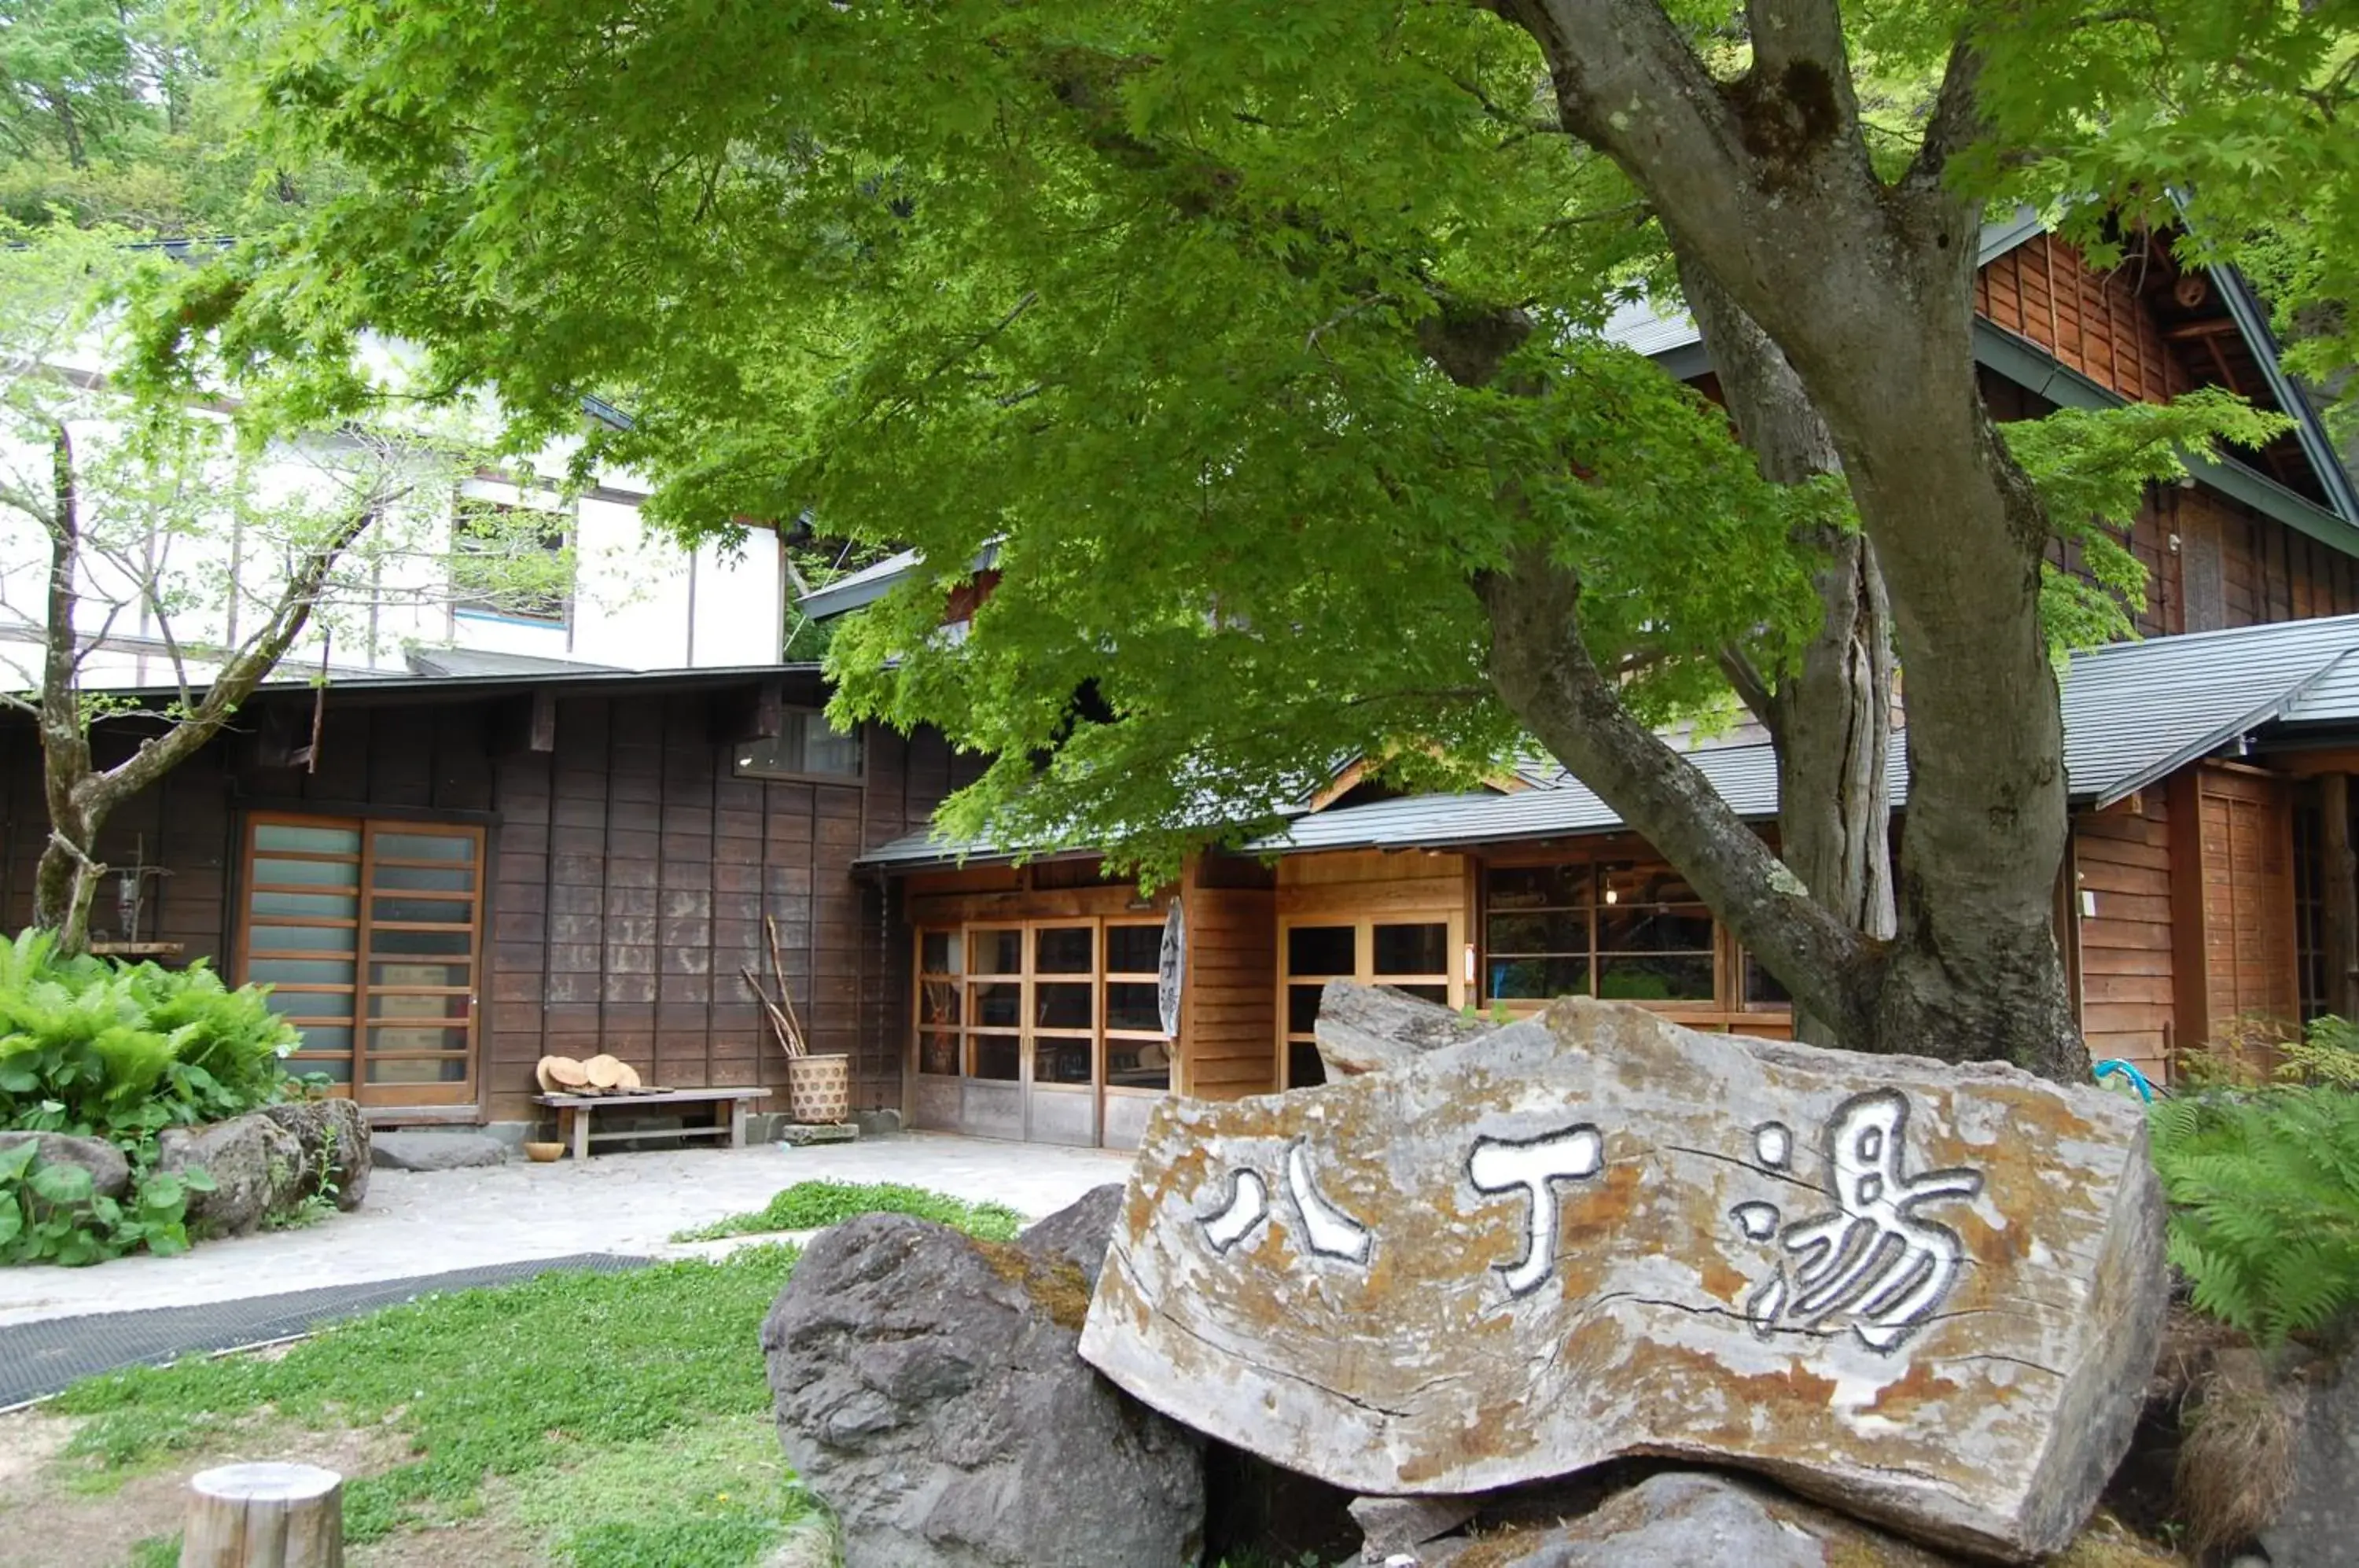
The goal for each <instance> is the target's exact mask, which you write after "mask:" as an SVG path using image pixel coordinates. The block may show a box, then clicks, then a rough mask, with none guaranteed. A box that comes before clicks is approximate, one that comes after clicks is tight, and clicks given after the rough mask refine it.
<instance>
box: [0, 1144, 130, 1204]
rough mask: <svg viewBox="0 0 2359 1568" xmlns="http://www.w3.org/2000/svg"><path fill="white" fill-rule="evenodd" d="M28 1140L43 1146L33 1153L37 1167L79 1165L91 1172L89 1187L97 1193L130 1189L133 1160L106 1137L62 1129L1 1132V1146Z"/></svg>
mask: <svg viewBox="0 0 2359 1568" xmlns="http://www.w3.org/2000/svg"><path fill="white" fill-rule="evenodd" d="M25 1143H35V1144H38V1145H39V1146H40V1148H39V1149H38V1152H37V1153H35V1154H34V1156H33V1164H34V1166H35V1167H36V1168H38V1167H40V1166H43V1165H77V1166H80V1167H81V1168H82V1170H84V1171H88V1172H90V1189H91V1193H92V1196H94V1197H100V1198H120V1197H122V1196H123V1195H124V1194H125V1192H129V1191H130V1190H131V1162H130V1161H129V1160H125V1159H124V1158H123V1151H122V1150H121V1149H117V1148H115V1147H114V1145H113V1144H111V1143H109V1142H107V1141H106V1139H104V1138H82V1137H78V1136H76V1135H75V1134H72V1133H63V1132H0V1149H15V1148H16V1147H17V1146H18V1145H20V1144H25Z"/></svg>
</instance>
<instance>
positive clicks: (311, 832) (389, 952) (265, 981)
mask: <svg viewBox="0 0 2359 1568" xmlns="http://www.w3.org/2000/svg"><path fill="white" fill-rule="evenodd" d="M483 868H484V832H483V830H482V829H481V828H478V827H469V826H458V825H449V824H442V823H419V822H380V821H375V820H364V819H359V818H342V817H310V816H292V815H282V814H278V813H257V814H255V816H253V817H252V818H250V819H249V820H248V822H247V824H246V836H245V856H244V862H243V867H242V877H241V883H240V885H241V887H242V888H243V895H242V898H243V905H242V909H241V914H240V920H239V924H238V942H237V955H238V964H237V970H238V973H237V978H238V979H239V980H241V981H244V982H251V983H254V984H259V985H270V986H272V987H273V991H272V995H271V1002H270V1005H271V1007H272V1008H273V1009H274V1010H276V1011H277V1012H278V1013H279V1014H280V1015H281V1016H283V1017H284V1018H286V1019H287V1020H288V1022H289V1023H292V1024H293V1025H295V1027H296V1028H297V1029H300V1030H301V1031H302V1034H303V1046H302V1049H301V1050H300V1051H298V1052H297V1054H296V1056H295V1058H294V1060H293V1061H292V1062H290V1063H289V1064H288V1065H289V1066H290V1067H291V1068H292V1069H293V1070H294V1071H296V1072H299V1073H325V1074H327V1075H328V1076H329V1077H330V1078H332V1079H333V1080H334V1081H335V1082H336V1083H339V1084H340V1085H343V1086H345V1089H346V1092H347V1093H349V1094H352V1095H353V1097H354V1098H356V1099H358V1100H359V1101H360V1102H361V1103H362V1104H363V1105H473V1103H474V1102H475V1099H476V1065H475V1046H476V1031H477V1028H478V1012H479V1008H478V1007H477V999H478V997H479V996H480V995H481V985H482V963H483V954H482V931H483Z"/></svg>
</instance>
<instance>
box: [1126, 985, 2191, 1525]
mask: <svg viewBox="0 0 2359 1568" xmlns="http://www.w3.org/2000/svg"><path fill="white" fill-rule="evenodd" d="M2160 1213H2161V1205H2160V1197H2159V1194H2158V1191H2157V1188H2156V1184H2155V1180H2154V1176H2153V1173H2152V1171H2151V1168H2150V1167H2149V1165H2148V1163H2147V1155H2146V1150H2145V1145H2144V1125H2143V1122H2142V1120H2141V1118H2140V1116H2139V1115H2138V1113H2137V1111H2136V1108H2135V1107H2134V1106H2132V1105H2129V1104H2127V1103H2125V1102H2124V1101H2120V1100H2117V1099H2114V1098H2113V1097H2110V1096H2107V1095H2105V1094H2103V1093H2102V1092H2100V1091H2097V1090H2093V1089H2091V1090H2079V1089H2065V1088H2061V1087H2059V1086H2058V1085H2055V1084H2053V1083H2047V1082H2045V1081H2043V1080H2039V1079H2036V1078H2033V1077H2031V1076H2030V1075H2028V1074H2026V1073H2018V1072H2017V1071H2015V1070H2013V1069H2010V1068H2005V1067H1998V1066H1973V1067H1965V1068H1960V1067H1956V1066H1952V1065H1949V1064H1945V1063H1940V1062H1930V1061H1924V1060H1921V1059H1916V1058H1908V1057H1866V1056H1858V1055H1853V1054H1850V1053H1845V1052H1836V1051H1818V1050H1813V1049H1811V1048H1809V1047H1804V1046H1797V1045H1789V1044H1784V1043H1778V1042H1771V1041H1764V1040H1745V1039H1740V1038H1736V1037H1732V1036H1727V1035H1707V1034H1699V1033H1695V1032H1692V1031H1690V1030H1686V1029H1680V1028H1678V1027H1676V1026H1674V1025H1671V1024H1668V1023H1666V1022H1664V1021H1663V1020H1661V1019H1659V1018H1656V1017H1655V1016H1654V1015H1652V1014H1649V1013H1647V1012H1645V1011H1643V1010H1641V1009H1638V1008H1635V1007H1615V1006H1612V1005H1606V1004H1598V1003H1591V1002H1581V1001H1566V1002H1560V1003H1558V1004H1556V1005H1555V1006H1554V1007H1552V1008H1551V1009H1550V1010H1549V1013H1548V1014H1547V1015H1546V1016H1545V1017H1544V1018H1541V1019H1537V1020H1532V1021H1529V1022H1526V1023H1522V1024H1517V1025H1514V1026H1511V1027H1509V1028H1506V1029H1500V1030H1498V1031H1497V1032H1495V1033H1493V1034H1490V1035H1488V1036H1486V1037H1484V1038H1482V1039H1479V1040H1471V1041H1469V1042H1467V1043H1464V1044H1461V1045H1455V1046H1449V1047H1446V1048H1444V1049H1441V1050H1438V1051H1432V1052H1431V1053H1430V1054H1426V1055H1422V1056H1419V1057H1418V1058H1416V1059H1415V1060H1412V1061H1408V1062H1403V1063H1402V1064H1400V1065H1397V1066H1395V1067H1392V1068H1389V1069H1386V1070H1384V1071H1380V1072H1375V1073H1367V1074H1364V1075H1363V1076H1360V1077H1356V1078H1353V1079H1351V1080H1349V1081H1347V1082H1344V1083H1335V1084H1331V1085H1328V1086H1326V1087H1323V1088H1320V1089H1315V1090H1310V1091H1303V1092H1298V1093H1295V1094H1286V1095H1279V1096H1268V1097H1264V1098H1260V1099H1253V1100H1245V1101H1239V1102H1235V1103H1232V1104H1227V1105H1205V1104H1196V1103H1191V1102H1186V1101H1173V1102H1170V1103H1169V1104H1168V1105H1165V1106H1164V1107H1163V1108H1162V1109H1160V1110H1159V1111H1158V1114H1157V1118H1156V1120H1155V1122H1154V1123H1153V1124H1152V1126H1151V1127H1149V1129H1148V1133H1147V1139H1146V1143H1145V1145H1144V1147H1143V1148H1142V1149H1141V1152H1140V1160H1139V1164H1138V1167H1137V1171H1136V1175H1135V1177H1134V1179H1133V1181H1132V1184H1131V1187H1130V1190H1129V1192H1128V1194H1127V1197H1126V1200H1125V1212H1124V1215H1123V1219H1122V1222H1121V1223H1120V1224H1119V1225H1117V1226H1116V1227H1115V1234H1114V1247H1113V1248H1112V1250H1111V1251H1110V1252H1109V1254H1108V1257H1107V1266H1106V1270H1105V1273H1104V1275H1103V1278H1102V1279H1101V1281H1100V1284H1099V1287H1098V1292H1097V1295H1096V1298H1095V1300H1094V1301H1093V1305H1092V1308H1091V1312H1090V1318H1089V1322H1088V1325H1087V1328H1086V1330H1085V1332H1084V1334H1083V1335H1082V1355H1083V1356H1084V1357H1086V1358H1087V1359H1089V1360H1090V1361H1091V1362H1093V1364H1094V1365H1096V1366H1097V1367H1099V1368H1100V1369H1101V1370H1102V1371H1103V1372H1104V1373H1105V1374H1106V1375H1107V1376H1108V1377H1113V1378H1114V1380H1115V1381H1116V1382H1118V1383H1120V1384H1122V1385H1123V1386H1124V1387H1125V1388H1127V1389H1129V1390H1130V1391H1131V1392H1132V1393H1133V1394H1135V1395H1136V1396H1137V1397H1139V1398H1140V1399H1145V1400H1147V1402H1148V1403H1150V1404H1153V1405H1155V1406H1157V1407H1158V1408H1160V1409H1162V1410H1165V1411H1167V1412H1168V1413H1169V1414H1171V1415H1173V1416H1175V1417H1177V1418H1178V1419H1180V1420H1181V1421H1186V1422H1187V1423H1188V1424H1190V1425H1191V1426H1194V1427H1197V1428H1198V1429H1199V1430H1201V1431H1204V1432H1210V1433H1212V1435H1214V1436H1216V1437H1219V1438H1221V1439H1223V1440H1224V1441H1226V1442H1229V1443H1234V1444H1236V1445H1238V1446H1240V1447H1244V1448H1248V1449H1251V1450H1253V1451H1255V1452H1256V1453H1259V1454H1263V1455H1264V1456H1265V1457H1266V1458H1269V1459H1271V1460H1274V1461H1276V1462H1277V1463H1279V1464H1281V1465H1288V1466H1289V1467H1291V1468H1294V1469H1298V1470H1302V1471H1305V1472H1308V1473H1310V1474H1312V1475H1319V1476H1321V1477H1322V1478H1324V1479H1326V1480H1328V1481H1331V1482H1333V1483H1335V1484H1336V1485H1339V1486H1347V1487H1351V1488H1353V1489H1354V1490H1357V1491H1360V1492H1364V1493H1369V1494H1376V1495H1408V1494H1448V1493H1463V1492H1473V1491H1479V1490H1483V1489H1485V1488H1489V1487H1495V1486H1508V1485H1514V1484H1517V1483H1519V1482H1524V1481H1529V1480H1535V1479H1538V1478H1541V1477H1546V1476H1551V1475H1563V1474H1566V1473H1568V1472H1571V1471H1573V1470H1576V1469H1579V1468H1582V1467H1583V1466H1585V1465H1593V1464H1595V1463H1598V1462H1600V1461H1602V1460H1604V1459H1608V1458H1611V1457H1613V1456H1614V1455H1616V1454H1625V1453H1633V1452H1651V1453H1658V1454H1663V1453H1668V1454H1690V1455H1695V1456H1698V1457H1702V1458H1708V1459H1712V1460H1714V1461H1717V1462H1721V1463H1727V1464H1735V1465H1750V1466H1752V1467H1754V1468H1756V1469H1760V1470H1763V1471H1766V1472H1768V1473H1770V1474H1772V1475H1776V1476H1777V1478H1779V1479H1780V1480H1782V1481H1784V1482H1786V1483H1787V1484H1788V1485H1789V1486H1793V1487H1795V1488H1796V1489H1798V1490H1801V1491H1805V1492H1811V1493H1815V1494H1817V1495H1819V1496H1821V1497H1827V1498H1829V1499H1830V1500H1832V1501H1835V1502H1837V1503H1839V1504H1841V1505H1842V1506H1843V1507H1845V1508H1850V1509H1852V1510H1853V1511H1854V1512H1858V1513H1861V1514H1863V1515H1865V1516H1868V1517H1871V1518H1875V1519H1882V1520H1885V1521H1886V1522H1888V1523H1891V1524H1893V1525H1895V1526H1897V1527H1898V1528H1900V1529H1902V1530H1908V1531H1909V1532H1912V1533H1914V1534H1917V1535H1919V1537H1921V1538H1923V1539H1926V1540H1928V1541H1934V1542H1937V1543H1940V1544H1943V1545H1948V1546H1952V1547H1961V1548H1964V1549H1967V1550H1970V1551H1973V1552H1980V1553H1983V1554H1985V1555H1991V1556H1997V1557H2005V1558H2025V1557H2029V1556H2032V1555H2035V1554H2037V1553H2039V1552H2046V1551H2052V1550H2055V1549H2056V1548H2058V1547H2060V1545H2062V1544H2063V1543H2064V1542H2065V1541H2068V1540H2069V1539H2070V1538H2071V1534H2072V1532H2073V1530H2075V1529H2076V1528H2077V1527H2078V1526H2079V1524H2080V1523H2081V1521H2082V1519H2083V1518H2084V1517H2085V1516H2086V1514H2087V1512H2088V1510H2089V1508H2091V1506H2092V1505H2093V1502H2094V1499H2095V1497H2096V1493H2097V1489H2098V1488H2099V1486H2102V1484H2103V1482H2104V1478H2105V1476H2106V1475H2107V1474H2108V1473H2109V1472H2110V1470H2111V1468H2112V1466H2113V1465H2114V1462H2115V1461H2116V1460H2117V1459H2118V1458H2119V1456H2120V1454H2121V1453H2122V1451H2123V1449H2124V1447H2125V1445H2126V1443H2127V1442H2128V1437H2129V1432H2130V1426H2131V1423H2132V1421H2134V1419H2135V1416H2136V1409H2137V1403H2138V1395H2139V1391H2140V1388H2141V1387H2142V1384H2143V1380H2144V1378H2145V1376H2146V1374H2147V1370H2148V1369H2149V1368H2150V1367H2151V1364H2152V1360H2153V1355H2154V1347H2155V1342H2156V1336H2157V1334H2158V1326H2159V1318H2160V1312H2161V1305H2162V1301H2163V1288H2162V1278H2163V1275H2162V1259H2161V1236H2160Z"/></svg>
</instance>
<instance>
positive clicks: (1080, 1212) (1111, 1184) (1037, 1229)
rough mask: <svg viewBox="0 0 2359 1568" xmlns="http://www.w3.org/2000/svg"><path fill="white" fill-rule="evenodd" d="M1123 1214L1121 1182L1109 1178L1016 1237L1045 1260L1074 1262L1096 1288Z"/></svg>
mask: <svg viewBox="0 0 2359 1568" xmlns="http://www.w3.org/2000/svg"><path fill="white" fill-rule="evenodd" d="M1121 1214H1122V1183H1121V1182H1119V1181H1108V1182H1107V1183H1105V1184H1104V1185H1103V1186H1102V1187H1093V1188H1091V1189H1090V1190H1089V1191H1088V1192H1084V1193H1082V1195H1081V1196H1080V1197H1079V1198H1077V1199H1075V1200H1074V1201H1073V1202H1072V1203H1068V1204H1066V1205H1065V1206H1064V1207H1063V1208H1061V1209H1059V1210H1058V1211H1057V1212H1056V1213H1055V1214H1050V1215H1049V1217H1048V1218H1047V1219H1044V1220H1040V1221H1038V1222H1036V1223H1035V1224H1033V1225H1031V1226H1030V1227H1029V1228H1027V1230H1026V1231H1025V1232H1024V1234H1023V1235H1022V1236H1017V1237H1016V1246H1018V1247H1022V1248H1023V1249H1024V1250H1025V1251H1027V1252H1028V1253H1030V1254H1031V1255H1032V1256H1033V1257H1035V1258H1039V1259H1041V1260H1042V1261H1043V1262H1049V1263H1053V1262H1057V1261H1060V1260H1061V1261H1063V1262H1067V1263H1070V1264H1071V1265H1072V1266H1073V1267H1074V1268H1076V1269H1080V1270H1081V1271H1082V1279H1086V1280H1088V1281H1089V1285H1090V1289H1091V1290H1096V1289H1097V1288H1098V1271H1099V1270H1100V1269H1103V1268H1104V1267H1105V1255H1106V1243H1107V1242H1109V1241H1111V1240H1112V1239H1113V1238H1114V1221H1115V1220H1116V1219H1118V1218H1120V1217H1121Z"/></svg>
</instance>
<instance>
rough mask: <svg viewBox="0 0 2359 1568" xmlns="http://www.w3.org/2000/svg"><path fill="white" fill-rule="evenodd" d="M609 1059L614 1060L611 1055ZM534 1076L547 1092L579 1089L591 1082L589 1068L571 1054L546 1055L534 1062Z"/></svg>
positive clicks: (559, 1092) (543, 1091)
mask: <svg viewBox="0 0 2359 1568" xmlns="http://www.w3.org/2000/svg"><path fill="white" fill-rule="evenodd" d="M608 1060H609V1061H611V1060H613V1059H612V1058H611V1057H610V1058H608ZM532 1075H533V1078H534V1079H535V1080H536V1081H537V1082H538V1083H539V1084H540V1088H541V1093H543V1094H562V1093H564V1092H565V1091H567V1090H569V1089H579V1088H581V1087H582V1085H583V1084H584V1083H589V1082H590V1073H589V1070H588V1069H587V1068H586V1067H584V1066H583V1065H582V1063H581V1062H576V1061H575V1060H573V1058H571V1057H570V1056H544V1057H542V1058H541V1059H540V1060H539V1061H538V1062H536V1063H534V1065H533V1070H532Z"/></svg>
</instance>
